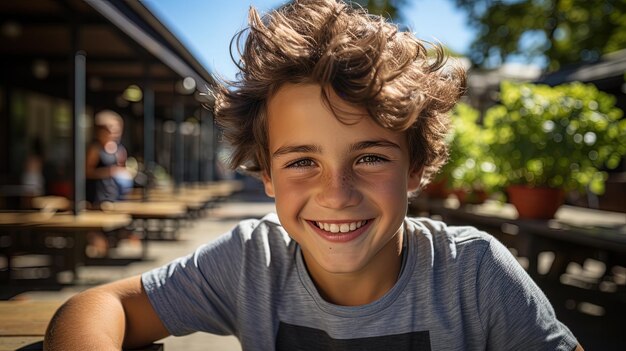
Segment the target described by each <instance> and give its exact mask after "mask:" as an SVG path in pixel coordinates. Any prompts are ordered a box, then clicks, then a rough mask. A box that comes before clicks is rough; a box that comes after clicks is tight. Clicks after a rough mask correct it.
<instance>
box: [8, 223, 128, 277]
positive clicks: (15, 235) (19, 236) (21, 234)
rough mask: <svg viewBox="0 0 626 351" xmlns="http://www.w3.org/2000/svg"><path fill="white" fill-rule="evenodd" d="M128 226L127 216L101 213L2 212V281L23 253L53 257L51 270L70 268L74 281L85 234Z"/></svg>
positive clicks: (84, 241)
mask: <svg viewBox="0 0 626 351" xmlns="http://www.w3.org/2000/svg"><path fill="white" fill-rule="evenodd" d="M130 223H131V217H130V216H129V215H126V214H112V213H104V212H102V211H85V212H81V213H79V214H78V215H74V214H72V213H69V212H67V213H66V212H64V213H53V212H2V213H0V237H2V240H3V241H4V242H5V243H6V244H5V245H3V246H1V247H0V254H3V255H4V256H6V257H7V270H6V272H5V273H4V275H3V279H2V280H7V281H10V280H11V279H12V277H11V275H12V272H13V267H12V260H13V258H14V257H16V256H20V255H24V254H43V255H49V256H52V257H53V259H52V260H51V262H52V266H51V267H53V268H58V269H60V270H64V269H69V270H70V271H71V272H72V273H73V279H74V280H76V279H77V278H78V271H77V268H78V266H79V265H81V264H83V263H84V262H85V258H86V257H85V248H86V246H87V243H86V235H87V233H88V232H91V231H99V232H109V231H113V230H116V229H119V228H122V227H124V226H127V225H129V224H130ZM5 276H6V277H5Z"/></svg>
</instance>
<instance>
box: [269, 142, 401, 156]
mask: <svg viewBox="0 0 626 351" xmlns="http://www.w3.org/2000/svg"><path fill="white" fill-rule="evenodd" d="M375 147H380V148H392V149H398V150H401V148H400V145H398V144H396V143H394V142H391V141H389V140H385V139H380V140H365V141H360V142H358V143H354V144H352V145H350V148H349V152H355V151H361V150H365V149H369V148H375ZM321 152H322V148H321V147H320V146H319V145H314V144H311V145H285V146H282V147H279V148H278V149H277V150H276V151H274V152H273V153H272V158H276V157H280V156H283V155H286V154H290V153H321Z"/></svg>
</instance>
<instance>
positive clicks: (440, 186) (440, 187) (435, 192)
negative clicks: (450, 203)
mask: <svg viewBox="0 0 626 351" xmlns="http://www.w3.org/2000/svg"><path fill="white" fill-rule="evenodd" d="M422 192H423V193H424V194H426V196H428V197H429V198H431V199H445V198H446V197H448V195H449V194H450V192H449V190H448V186H447V179H446V178H445V177H443V178H441V179H437V180H433V181H431V182H430V183H428V185H426V187H425V188H424V190H422Z"/></svg>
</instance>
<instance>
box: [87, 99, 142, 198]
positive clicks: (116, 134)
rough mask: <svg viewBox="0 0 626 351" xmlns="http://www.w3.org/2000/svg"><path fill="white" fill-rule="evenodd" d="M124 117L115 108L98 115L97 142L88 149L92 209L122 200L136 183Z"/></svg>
mask: <svg viewBox="0 0 626 351" xmlns="http://www.w3.org/2000/svg"><path fill="white" fill-rule="evenodd" d="M123 130H124V120H123V119H122V117H121V116H120V115H119V114H117V113H116V112H113V111H111V110H104V111H101V112H98V113H97V114H96V117H95V130H94V137H95V140H94V142H92V143H91V145H89V148H88V149H87V156H86V161H85V177H86V178H87V193H86V197H87V201H88V202H89V203H90V204H91V206H92V208H99V207H100V204H101V203H102V202H106V201H118V200H119V199H120V198H121V196H122V195H123V194H124V193H126V192H127V191H128V190H130V188H132V185H133V179H132V176H131V175H130V173H129V172H128V170H127V169H126V158H127V153H126V148H125V147H124V145H122V144H121V142H120V141H121V138H122V133H123Z"/></svg>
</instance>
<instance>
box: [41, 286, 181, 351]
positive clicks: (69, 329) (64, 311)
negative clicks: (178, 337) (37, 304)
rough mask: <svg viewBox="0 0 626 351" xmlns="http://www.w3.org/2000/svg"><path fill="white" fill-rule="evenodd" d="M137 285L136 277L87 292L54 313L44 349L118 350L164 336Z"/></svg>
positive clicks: (155, 316)
mask: <svg viewBox="0 0 626 351" xmlns="http://www.w3.org/2000/svg"><path fill="white" fill-rule="evenodd" d="M168 335H169V333H168V332H167V330H166V329H165V327H164V326H163V323H162V322H161V320H160V319H159V317H158V316H157V315H156V313H155V311H154V309H153V308H152V305H151V304H150V301H149V300H148V296H147V295H146V292H145V291H144V289H143V286H142V284H141V278H140V276H135V277H131V278H127V279H124V280H120V281H117V282H114V283H110V284H107V285H103V286H100V287H97V288H93V289H89V290H87V291H85V292H82V293H80V294H78V295H76V296H74V297H72V298H71V299H70V300H68V301H67V302H66V303H65V304H64V305H63V306H61V308H59V310H58V311H57V312H56V314H55V315H54V317H53V318H52V320H51V321H50V325H48V330H47V331H46V336H45V339H44V349H45V350H49V351H54V350H120V349H121V348H122V346H124V347H131V348H132V347H139V346H144V345H147V344H150V343H151V342H153V341H156V340H159V339H162V338H164V337H166V336H168Z"/></svg>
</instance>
